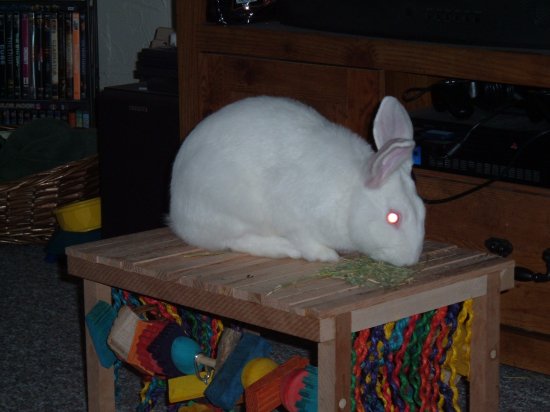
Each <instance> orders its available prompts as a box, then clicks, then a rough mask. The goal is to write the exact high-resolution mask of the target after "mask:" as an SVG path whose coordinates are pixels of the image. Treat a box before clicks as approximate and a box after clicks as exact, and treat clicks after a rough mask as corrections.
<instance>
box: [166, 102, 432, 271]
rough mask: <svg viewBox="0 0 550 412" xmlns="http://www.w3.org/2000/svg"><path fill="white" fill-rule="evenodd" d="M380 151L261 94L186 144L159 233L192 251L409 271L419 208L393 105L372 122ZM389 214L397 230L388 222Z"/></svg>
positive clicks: (209, 121)
mask: <svg viewBox="0 0 550 412" xmlns="http://www.w3.org/2000/svg"><path fill="white" fill-rule="evenodd" d="M373 131H374V136H375V141H376V145H377V147H378V148H379V150H378V152H376V153H375V152H374V151H373V150H372V148H371V147H370V145H369V144H368V143H366V142H365V141H364V140H363V139H362V138H360V137H359V136H358V135H356V134H354V133H353V132H351V131H350V130H348V129H346V128H344V127H342V126H339V125H337V124H334V123H332V122H330V121H329V120H327V119H326V118H324V117H323V116H321V115H320V114H319V113H318V112H316V111H315V110H314V109H312V108H311V107H308V106H306V105H304V104H302V103H299V102H297V101H295V100H291V99H288V98H280V97H269V96H259V97H252V98H247V99H244V100H241V101H238V102H236V103H233V104H230V105H228V106H226V107H224V108H222V109H221V110H219V111H218V112H216V113H213V114H212V115H210V116H209V117H207V118H206V119H205V120H203V121H202V122H201V123H199V124H198V125H197V127H196V128H195V129H194V130H193V131H192V132H191V133H190V134H189V136H188V137H187V139H186V140H185V141H184V143H183V145H182V146H181V148H180V151H179V153H178V155H177V157H176V160H175V163H174V168H173V172H172V182H171V201H170V217H169V224H170V227H171V228H172V230H173V231H174V232H175V233H176V234H177V235H178V236H180V237H181V238H183V239H184V240H185V241H187V242H188V243H190V244H193V245H196V246H199V247H203V248H206V249H210V250H219V249H231V250H235V251H241V252H247V253H250V254H254V255H260V256H268V257H293V258H305V259H307V260H322V261H331V260H336V259H338V253H337V252H336V251H359V252H362V253H365V254H367V255H369V256H371V257H372V258H374V259H379V260H383V261H386V262H389V263H392V264H395V265H409V264H414V263H416V262H417V261H418V258H419V256H420V253H421V250H422V244H423V239H424V216H425V210H424V205H423V203H422V201H421V200H420V198H419V197H418V195H417V194H416V188H415V185H414V182H413V180H412V179H411V176H410V172H411V167H412V160H411V152H412V149H413V147H414V143H413V140H412V133H413V131H412V125H411V121H410V118H409V117H408V114H407V112H406V111H405V109H404V108H403V107H402V106H401V104H400V103H399V102H398V101H397V100H396V99H395V98H392V97H386V98H384V100H383V101H382V103H381V105H380V109H379V111H378V113H377V115H376V118H375V122H374V130H373ZM389 211H396V212H398V213H399V215H400V218H399V222H398V223H397V224H390V223H388V222H387V220H386V216H387V214H388V212H389Z"/></svg>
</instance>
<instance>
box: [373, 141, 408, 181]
mask: <svg viewBox="0 0 550 412" xmlns="http://www.w3.org/2000/svg"><path fill="white" fill-rule="evenodd" d="M394 142H395V143H399V142H400V140H395V141H394ZM401 142H402V141H401ZM387 146H389V147H383V148H382V149H381V150H380V151H378V152H377V153H376V155H375V156H374V161H373V162H372V163H371V166H370V168H369V172H368V176H367V180H366V182H365V185H366V186H367V187H368V188H371V189H375V188H377V187H380V186H381V185H382V184H383V183H384V181H385V180H386V179H387V178H388V177H389V176H390V175H391V174H392V173H394V172H395V171H396V170H397V169H398V168H399V167H401V165H403V164H404V163H405V162H407V161H411V156H412V150H413V148H414V145H413V144H406V145H403V144H390V145H387Z"/></svg>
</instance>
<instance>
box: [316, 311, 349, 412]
mask: <svg viewBox="0 0 550 412" xmlns="http://www.w3.org/2000/svg"><path fill="white" fill-rule="evenodd" d="M335 331H336V338H335V339H334V340H331V341H327V342H321V343H319V344H318V354H317V356H318V367H319V369H318V375H319V377H318V379H319V381H318V383H319V395H318V403H319V411H344V412H349V411H350V405H351V402H350V401H351V400H350V391H351V366H350V365H351V363H350V362H351V350H352V344H351V314H350V313H345V314H342V315H339V316H337V317H336V318H335Z"/></svg>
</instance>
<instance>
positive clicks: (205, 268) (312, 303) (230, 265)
mask: <svg viewBox="0 0 550 412" xmlns="http://www.w3.org/2000/svg"><path fill="white" fill-rule="evenodd" d="M67 256H68V267H69V273H71V274H72V275H75V276H78V277H81V278H83V279H84V301H85V302H84V308H85V313H87V312H88V311H89V310H90V309H91V308H92V307H93V306H94V305H95V303H96V302H97V300H99V299H102V300H106V301H108V302H110V299H111V297H110V290H111V287H116V288H121V289H125V290H128V291H132V292H135V293H138V294H142V295H146V296H151V297H154V298H157V299H161V300H164V301H167V302H171V303H174V304H177V305H182V306H185V307H187V308H191V309H195V310H197V311H201V312H206V313H209V314H212V315H214V316H219V317H225V318H230V319H234V320H237V321H241V322H244V323H247V324H250V325H257V326H261V327H263V328H267V329H270V330H274V331H278V332H282V333H285V334H288V335H291V336H297V337H300V338H303V339H307V340H310V341H314V342H317V345H318V368H319V369H318V372H319V405H320V409H321V410H323V411H335V410H344V411H346V410H349V408H350V399H349V397H350V385H351V379H350V359H351V358H350V356H351V355H350V353H351V350H352V348H351V338H350V337H351V333H352V332H355V331H359V330H362V329H367V328H371V327H373V326H377V325H381V324H384V323H387V322H389V321H393V320H398V319H401V318H404V317H407V316H411V315H413V314H417V313H422V312H426V311H428V310H433V309H437V308H440V307H443V306H447V305H450V304H453V303H457V302H462V301H464V300H467V299H470V298H472V299H474V301H473V302H474V303H473V306H474V313H475V316H474V322H473V326H472V329H473V330H472V342H471V357H470V370H471V376H470V410H471V411H480V412H486V411H496V410H498V382H499V375H498V373H499V369H498V367H499V327H500V315H499V307H500V292H501V291H503V290H506V289H509V288H512V287H513V265H514V264H513V261H511V260H508V259H502V258H499V257H496V256H494V255H488V254H485V253H482V252H473V251H469V250H465V249H461V248H458V247H456V246H452V245H447V244H441V243H435V242H430V241H426V243H425V246H424V253H423V255H422V257H421V262H420V263H419V264H418V265H417V266H416V267H415V273H414V275H413V280H412V281H411V282H410V283H407V284H405V285H402V286H398V287H394V288H378V289H374V290H373V289H372V288H367V287H365V286H352V285H350V284H348V283H346V282H345V281H344V280H341V279H335V278H319V277H318V276H316V274H317V273H318V271H319V269H320V268H322V267H326V266H327V264H326V263H311V262H306V261H303V260H293V259H268V258H261V257H254V256H249V255H245V254H241V253H231V252H227V253H214V254H213V253H205V251H203V250H200V249H198V248H196V247H193V246H188V245H186V244H185V243H184V242H182V241H181V240H180V239H179V238H177V237H176V236H175V235H174V234H173V233H172V232H171V231H170V230H169V229H167V228H162V229H156V230H152V231H148V232H142V233H136V234H132V235H126V236H121V237H117V238H111V239H105V240H100V241H97V242H93V243H87V244H83V245H77V246H72V247H69V248H68V249H67ZM86 346H87V348H86V356H87V375H88V406H89V410H90V411H101V412H105V411H114V409H115V408H114V382H113V379H114V378H113V372H112V370H109V369H105V368H103V367H101V366H100V364H99V361H98V359H97V356H96V354H95V352H94V349H93V346H92V344H91V340H90V337H89V336H87V338H86Z"/></svg>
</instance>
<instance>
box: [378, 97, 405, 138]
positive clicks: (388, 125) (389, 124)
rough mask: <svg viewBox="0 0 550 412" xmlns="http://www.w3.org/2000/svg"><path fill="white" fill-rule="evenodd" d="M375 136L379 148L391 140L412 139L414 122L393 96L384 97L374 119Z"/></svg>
mask: <svg viewBox="0 0 550 412" xmlns="http://www.w3.org/2000/svg"><path fill="white" fill-rule="evenodd" d="M373 134H374V141H375V143H376V147H378V148H381V147H382V146H384V145H385V144H386V143H387V142H388V141H390V140H391V139H395V138H406V139H412V135H413V126H412V122H411V119H410V117H409V114H408V113H407V111H406V110H405V108H404V107H403V105H402V104H401V103H400V102H399V100H397V99H396V98H394V97H392V96H386V97H384V99H383V100H382V103H381V104H380V108H379V109H378V112H377V113H376V116H375V118H374V129H373Z"/></svg>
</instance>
